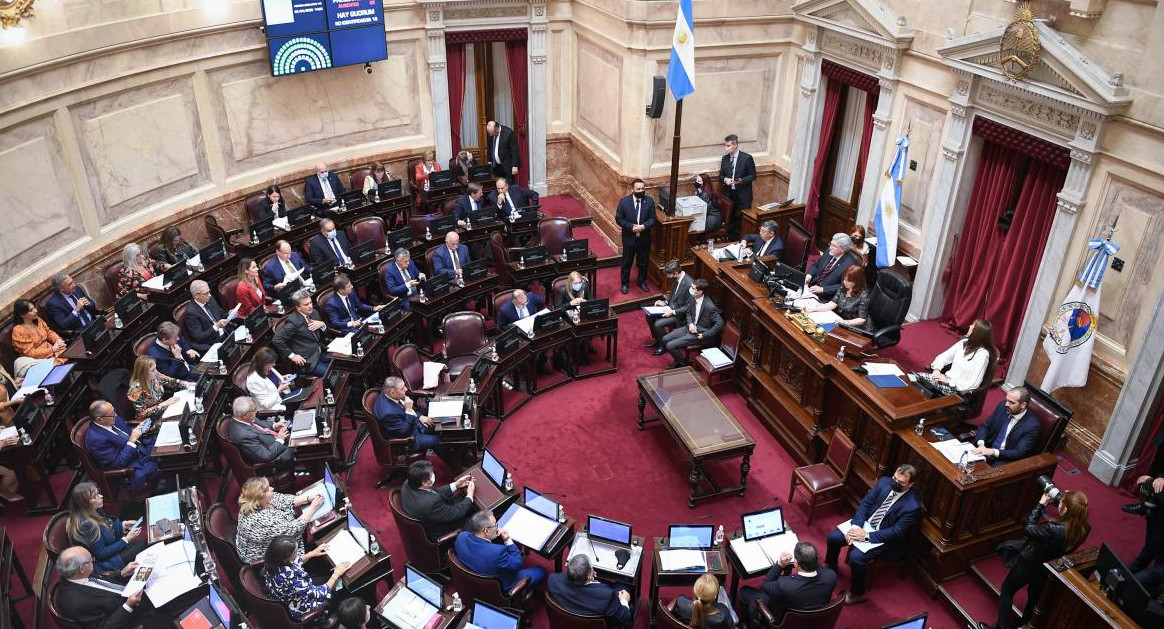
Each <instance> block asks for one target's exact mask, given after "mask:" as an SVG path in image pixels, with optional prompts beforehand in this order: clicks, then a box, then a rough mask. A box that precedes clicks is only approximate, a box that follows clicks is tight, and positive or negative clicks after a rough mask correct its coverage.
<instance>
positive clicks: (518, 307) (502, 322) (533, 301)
mask: <svg viewBox="0 0 1164 629" xmlns="http://www.w3.org/2000/svg"><path fill="white" fill-rule="evenodd" d="M545 303H546V300H545V299H542V296H541V295H539V294H537V293H527V292H525V291H523V290H521V289H520V288H519V289H517V290H515V291H513V299H510V300H509V301H507V302H505V303H503V304H501V307H500V308H498V309H497V329H498V330H504V329H505V328H508V327H509V326H511V325H513V324H514V323H515V322H517V321H520V320H522V319H524V318H526V317H531V316H533V315H534V314H535V313H536V312H537V311H539V310H541V309H542V306H544V305H545Z"/></svg>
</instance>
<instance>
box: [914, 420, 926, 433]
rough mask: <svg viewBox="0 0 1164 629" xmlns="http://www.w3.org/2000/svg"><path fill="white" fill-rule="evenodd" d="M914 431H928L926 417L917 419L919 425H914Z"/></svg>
mask: <svg viewBox="0 0 1164 629" xmlns="http://www.w3.org/2000/svg"><path fill="white" fill-rule="evenodd" d="M913 431H914V432H915V433H917V434H919V435H920V434H922V433H924V432H925V431H926V418H924V417H922V418H919V419H918V420H917V426H914V427H913Z"/></svg>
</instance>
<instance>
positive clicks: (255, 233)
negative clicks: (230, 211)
mask: <svg viewBox="0 0 1164 629" xmlns="http://www.w3.org/2000/svg"><path fill="white" fill-rule="evenodd" d="M251 244H252V245H257V244H259V232H258V231H257V230H254V229H252V230H251Z"/></svg>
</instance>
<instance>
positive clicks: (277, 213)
mask: <svg viewBox="0 0 1164 629" xmlns="http://www.w3.org/2000/svg"><path fill="white" fill-rule="evenodd" d="M286 216H287V202H286V201H284V200H283V193H282V192H281V191H280V190H279V186H276V185H274V184H271V185H269V186H267V189H266V190H265V191H264V196H263V202H262V204H261V205H260V206H259V220H260V221H261V220H263V219H267V218H272V219H273V218H284V217H286Z"/></svg>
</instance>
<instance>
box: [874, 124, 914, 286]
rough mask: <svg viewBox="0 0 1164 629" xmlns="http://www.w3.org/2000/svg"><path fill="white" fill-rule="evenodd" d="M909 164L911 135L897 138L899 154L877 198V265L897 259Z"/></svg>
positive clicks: (886, 263) (894, 158)
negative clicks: (899, 218) (898, 235)
mask: <svg viewBox="0 0 1164 629" xmlns="http://www.w3.org/2000/svg"><path fill="white" fill-rule="evenodd" d="M907 165H909V136H908V135H906V137H901V138H897V154H896V155H894V156H893V164H891V165H890V166H889V170H887V171H885V182H884V185H882V186H881V197H880V198H878V199H877V213H876V214H874V216H873V222H874V223H873V224H874V227H876V228H877V267H878V268H882V269H887V268H889V267H891V266H893V264H894V262H896V261H897V218H898V216H899V215H900V214H901V182H902V180H904V179H905V168H906V166H907Z"/></svg>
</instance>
